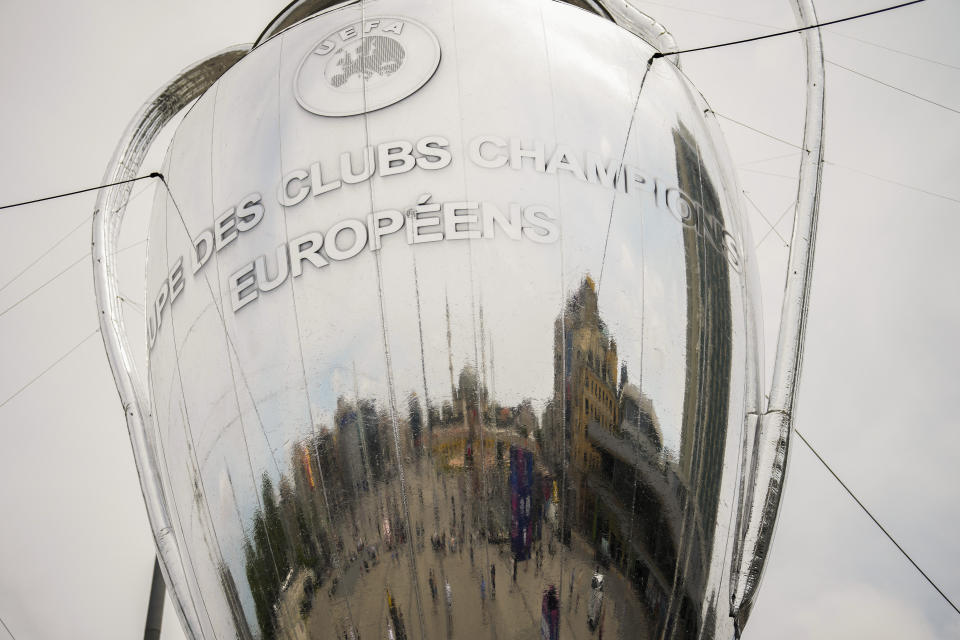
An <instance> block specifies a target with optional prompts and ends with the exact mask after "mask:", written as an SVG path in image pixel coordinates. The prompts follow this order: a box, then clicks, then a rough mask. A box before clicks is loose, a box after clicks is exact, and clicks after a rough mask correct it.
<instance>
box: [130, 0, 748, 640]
mask: <svg viewBox="0 0 960 640" xmlns="http://www.w3.org/2000/svg"><path fill="white" fill-rule="evenodd" d="M420 29H426V30H427V31H428V32H429V33H430V34H431V35H432V36H433V37H435V39H436V42H437V43H439V49H438V52H435V51H434V50H433V49H432V48H431V46H429V43H430V42H432V40H431V38H427V37H424V36H423V34H422V33H420V31H419V30H420ZM505 43H509V46H505ZM654 51H655V50H654V49H653V48H651V47H650V46H649V45H648V44H646V43H645V42H643V41H641V40H640V39H638V38H637V37H635V36H634V35H632V34H631V33H628V32H627V31H625V30H623V29H621V28H620V27H618V26H616V25H615V24H613V23H611V22H609V21H605V20H602V19H600V18H598V17H596V16H592V15H590V14H589V13H586V12H583V11H581V10H579V9H577V8H575V7H572V6H569V5H566V4H561V3H554V2H540V1H530V2H517V1H515V0H514V1H507V0H485V1H484V2H482V3H478V2H469V1H466V0H431V1H420V2H409V1H403V0H380V1H378V2H371V3H363V4H348V5H345V6H342V7H339V8H335V9H333V10H330V11H327V12H325V13H323V14H320V15H317V16H315V17H313V18H310V19H308V20H306V21H304V22H302V23H300V24H298V25H297V26H294V27H292V28H289V29H287V30H285V31H283V32H282V33H280V34H279V35H278V36H276V37H274V38H272V39H270V40H268V41H266V42H264V43H263V44H261V45H260V46H259V47H257V48H256V49H254V50H253V51H252V52H251V53H249V54H248V55H247V56H246V57H245V58H244V59H243V60H241V61H240V62H239V63H238V64H237V65H235V66H234V67H233V68H231V69H230V70H229V71H227V73H226V74H225V75H224V76H223V77H222V78H220V80H218V81H217V82H216V84H214V86H213V87H211V89H210V90H208V91H207V92H206V93H205V94H204V95H203V96H202V97H201V98H200V99H199V101H198V102H197V103H196V104H195V105H194V106H193V108H192V110H191V111H190V113H189V114H188V115H187V116H186V118H185V119H184V120H183V122H182V124H181V125H180V128H179V130H178V132H177V134H176V136H175V138H174V140H173V142H172V144H171V147H170V150H169V152H168V156H167V160H166V164H165V167H164V170H163V173H164V175H165V176H166V181H167V184H168V185H169V192H163V193H162V194H161V195H160V197H158V199H157V202H156V204H155V210H154V217H153V220H152V223H151V229H150V250H149V255H150V258H149V263H148V273H147V302H148V308H150V309H152V312H150V313H148V314H147V315H148V336H149V349H150V362H149V371H148V381H147V384H148V386H149V391H150V408H151V415H152V417H153V425H154V426H153V432H152V433H150V434H149V436H150V442H151V445H152V447H153V448H154V452H155V454H156V458H157V462H158V467H159V468H158V471H159V475H160V483H161V486H162V493H163V500H164V502H165V507H166V510H167V513H168V514H169V517H170V526H171V529H172V533H173V535H174V536H175V537H176V538H177V541H178V549H179V551H180V560H181V565H182V567H183V569H184V572H185V574H186V586H185V591H178V592H177V594H176V595H177V597H178V599H179V600H180V602H181V604H182V606H183V607H184V608H185V609H189V610H190V613H189V614H188V615H191V616H194V617H195V619H196V621H197V622H196V624H197V625H198V635H203V636H204V637H210V638H214V637H240V638H306V637H318V638H325V637H336V638H340V637H346V638H359V637H365V638H375V637H381V638H407V637H411V638H413V637H425V638H442V637H460V638H471V637H483V636H486V635H488V634H489V635H491V636H493V637H498V638H504V637H508V638H513V637H515V638H529V637H536V636H537V635H538V634H539V635H540V636H541V637H545V638H558V637H564V638H587V637H590V636H591V635H593V634H597V636H598V637H599V636H608V637H619V638H714V637H717V638H729V637H732V635H733V633H734V631H733V621H732V619H731V618H730V602H731V595H732V591H731V583H730V573H731V564H732V562H733V554H734V549H735V547H736V544H735V541H734V531H735V528H736V526H737V518H736V512H737V505H738V504H739V502H740V499H741V496H740V494H739V493H738V492H739V491H741V482H742V481H741V469H740V464H741V461H742V460H743V456H744V452H743V450H742V446H743V442H744V437H745V432H750V431H752V430H753V429H755V427H756V418H757V415H758V414H759V413H760V412H761V409H762V407H761V406H760V402H761V398H762V393H761V390H760V380H759V372H760V370H761V367H760V359H761V354H760V346H759V340H758V337H759V333H760V329H759V326H758V324H757V323H758V314H757V308H756V305H757V304H758V302H757V300H756V297H755V294H754V289H755V286H754V284H753V281H754V280H753V277H752V276H751V275H750V274H751V270H752V269H753V268H754V266H753V262H752V260H753V259H752V255H751V251H750V247H751V246H752V245H751V243H750V241H749V231H748V230H747V229H746V228H745V222H744V220H743V219H742V217H741V214H740V209H739V199H738V190H737V188H736V185H735V184H734V183H733V178H732V177H731V176H730V171H729V163H728V161H727V159H726V156H725V151H724V150H723V145H722V141H721V140H720V138H719V137H718V134H717V132H716V127H715V124H714V123H713V122H711V121H710V119H709V116H705V115H704V112H705V110H707V105H706V104H705V103H704V102H703V100H702V99H701V98H700V96H699V94H698V93H697V92H696V90H695V89H694V88H693V87H691V86H690V85H689V83H688V82H687V81H686V80H685V78H684V77H683V76H682V74H681V73H680V71H679V70H678V69H677V67H676V66H674V65H673V64H672V63H670V62H668V61H666V60H662V59H660V60H656V61H653V62H652V63H650V64H648V61H649V60H650V58H651V55H652V54H653V52H654ZM433 56H436V58H437V59H435V58H434V57H433ZM305 61H309V64H305ZM430 68H435V71H433V72H432V74H431V75H430V76H429V77H428V78H427V79H426V80H424V81H423V82H420V80H421V79H422V78H421V77H420V75H418V74H420V73H421V70H422V69H430ZM405 74H412V75H410V77H409V78H408V77H407V76H405ZM410 78H413V80H416V81H417V82H413V80H411V79H410ZM311 83H313V85H312V86H320V83H327V84H326V85H323V92H322V93H319V94H311V95H318V96H320V97H319V98H317V99H320V100H342V101H344V102H345V103H350V105H352V106H351V107H350V109H348V110H347V111H349V110H359V111H360V112H361V113H360V114H358V115H344V116H330V115H318V113H317V111H323V110H322V109H314V110H312V111H311V110H308V109H306V108H304V107H303V106H302V104H301V102H298V99H297V90H298V88H299V89H300V90H303V87H304V86H305V85H307V86H311ZM417 83H419V84H417ZM414 85H416V87H415V88H414V89H412V90H411V89H410V87H413V86H414ZM391 92H397V95H393V96H391ZM400 94H403V95H400ZM391 97H394V98H397V99H396V100H395V101H393V102H391V101H390V100H389V98H391ZM384 102H386V104H385V105H384V106H382V107H381V106H379V105H381V103H384ZM357 105H359V107H358V106H357ZM747 458H748V459H749V456H747Z"/></svg>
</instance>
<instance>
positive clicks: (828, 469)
mask: <svg viewBox="0 0 960 640" xmlns="http://www.w3.org/2000/svg"><path fill="white" fill-rule="evenodd" d="M793 432H794V433H795V434H797V437H799V438H800V439H801V440H802V441H803V444H805V445H807V448H808V449H810V451H811V452H812V453H813V455H815V456H816V457H817V460H819V461H820V463H821V464H822V465H823V466H824V467H826V469H827V471H829V472H830V475H832V476H833V478H834V479H835V480H836V481H837V482H839V483H840V486H841V487H843V489H844V491H846V492H847V493H848V494H849V495H850V497H851V498H853V500H854V502H856V503H857V504H858V505H859V506H860V508H861V509H863V512H864V513H865V514H867V515H868V516H870V519H871V520H873V524H875V525H877V527H879V528H880V531H883V535H885V536H887V538H888V539H889V540H890V542H892V543H893V545H894V546H895V547H896V548H897V549H898V550H899V551H900V553H902V554H903V557H904V558H906V559H907V560H909V561H910V564H912V565H913V568H914V569H916V570H917V571H919V572H920V575H922V576H923V577H924V579H925V580H926V581H927V582H928V583H930V586H931V587H933V588H934V589H936V590H937V593H939V594H940V597H942V598H943V599H944V600H946V602H947V604H949V605H950V606H951V607H953V610H954V611H956V612H957V613H958V614H960V609H958V608H957V605H955V604H953V601H952V600H950V598H948V597H947V594H945V593H944V592H943V591H942V590H941V589H940V587H938V586H937V584H936V583H935V582H934V581H933V580H931V579H930V576H928V575H927V574H926V572H925V571H924V570H923V569H921V568H920V565H918V564H917V563H916V562H914V560H913V558H911V557H910V554H909V553H907V552H906V551H905V550H904V548H903V547H901V546H900V543H899V542H897V541H896V540H894V539H893V536H892V535H890V532H889V531H887V530H886V529H885V528H884V527H883V525H882V524H880V521H879V520H877V519H876V518H875V517H873V514H872V513H870V510H869V509H867V508H866V507H865V506H864V504H863V503H862V502H860V498H858V497H857V496H856V495H854V493H853V491H851V490H850V487H848V486H847V485H846V483H844V481H843V480H841V479H840V476H838V475H837V474H836V473H835V472H834V470H833V469H832V468H830V465H829V464H827V461H826V460H824V459H823V457H822V456H821V455H820V454H819V453H817V450H816V449H814V448H813V445H812V444H810V443H809V442H808V441H807V439H806V438H804V437H803V434H802V433H800V430H799V429H796V428H794V430H793Z"/></svg>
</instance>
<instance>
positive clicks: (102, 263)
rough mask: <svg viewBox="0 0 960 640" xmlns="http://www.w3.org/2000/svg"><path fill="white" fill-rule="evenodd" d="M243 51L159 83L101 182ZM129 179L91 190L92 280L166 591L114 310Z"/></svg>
mask: <svg viewBox="0 0 960 640" xmlns="http://www.w3.org/2000/svg"><path fill="white" fill-rule="evenodd" d="M249 50H250V47H249V45H247V46H243V45H241V46H236V47H231V48H230V49H227V50H225V51H221V52H220V53H218V54H215V55H213V56H211V57H210V58H207V59H206V60H203V61H201V62H199V63H197V64H195V65H193V66H192V67H190V68H189V69H186V70H184V71H183V72H182V73H181V74H180V75H178V76H177V77H176V78H174V79H173V80H172V81H171V82H170V83H168V84H167V85H166V86H165V87H162V88H161V89H159V90H158V91H157V92H156V93H155V94H154V95H153V96H152V97H151V98H150V99H149V100H148V101H147V102H146V103H145V104H144V105H143V107H141V109H140V111H139V112H138V113H137V114H136V115H135V116H134V117H133V119H132V120H131V121H130V124H129V125H128V126H127V129H126V131H125V132H124V134H123V137H122V138H121V139H120V143H119V144H118V145H117V149H116V151H115V152H114V156H113V158H112V159H111V161H110V164H109V165H108V166H107V170H106V173H105V174H104V183H112V182H118V181H121V180H129V179H130V178H134V177H137V172H138V171H139V170H140V166H141V164H142V163H143V159H144V157H145V156H146V155H147V151H148V150H149V148H150V144H151V143H152V142H153V140H154V139H155V138H156V136H157V135H158V134H159V132H160V130H161V129H162V128H163V126H164V125H165V124H166V123H167V122H168V121H169V120H170V119H171V118H172V117H173V116H175V115H176V114H177V113H178V112H179V111H180V110H182V109H183V108H184V107H185V106H186V105H187V104H189V103H190V101H192V100H194V99H195V98H196V97H197V96H198V95H200V93H202V92H203V91H204V90H206V89H207V88H208V87H209V86H210V85H211V84H213V82H214V81H216V79H217V78H219V77H220V76H221V75H223V73H224V71H226V70H227V69H229V68H230V67H231V66H233V65H234V64H236V62H237V61H238V60H240V58H242V57H243V56H244V55H246V53H247V52H248V51H249ZM131 186H132V185H131V183H127V184H124V185H120V186H118V187H113V188H110V189H103V190H101V191H100V194H99V195H98V196H97V204H96V209H95V210H94V216H93V241H92V245H93V246H92V258H93V286H94V291H95V292H96V297H97V310H98V311H99V313H98V317H99V321H100V334H101V336H102V337H103V345H104V347H105V348H106V351H107V359H108V360H109V361H110V368H111V370H112V371H113V378H114V381H115V382H116V385H117V391H118V392H119V394H120V402H121V403H122V404H123V409H124V414H125V415H126V419H127V430H128V432H129V433H130V443H131V445H132V446H133V457H134V460H135V461H136V464H137V470H138V471H139V474H140V488H141V490H142V491H143V499H144V503H145V504H146V507H147V517H148V518H149V519H150V526H151V527H152V529H153V537H154V541H155V542H156V545H157V555H158V557H159V560H160V567H161V569H162V570H163V574H164V579H165V580H166V582H167V585H168V586H169V587H170V589H171V591H173V592H174V593H176V594H181V593H185V592H186V584H187V583H186V574H185V571H184V567H183V565H182V563H181V562H180V551H179V544H178V542H177V540H176V539H175V537H174V535H173V530H172V529H171V527H170V522H169V511H168V509H167V501H166V496H164V494H163V490H162V488H161V485H160V478H159V473H158V471H159V470H158V468H157V464H156V460H157V455H156V451H155V448H154V442H153V440H152V434H153V432H154V425H153V416H152V414H151V412H150V408H149V407H150V402H149V399H148V398H149V393H148V391H147V389H146V387H144V385H143V381H142V377H141V376H140V374H139V372H138V371H137V368H136V366H135V364H134V359H133V357H132V355H131V350H130V346H129V341H128V338H127V330H126V326H125V323H124V320H123V313H121V310H120V300H121V297H120V289H119V287H118V286H117V266H116V253H117V239H118V238H119V235H120V228H121V225H122V223H123V214H124V212H125V211H126V206H127V201H128V200H129V198H130V190H131ZM184 605H185V603H184V602H183V601H181V600H178V599H174V606H175V607H176V610H177V614H178V616H179V618H180V621H181V622H182V624H183V626H184V630H185V631H186V633H187V634H189V635H190V636H192V637H196V636H197V634H198V633H199V629H200V627H199V625H198V623H197V618H196V612H195V611H194V610H193V608H192V607H189V606H184Z"/></svg>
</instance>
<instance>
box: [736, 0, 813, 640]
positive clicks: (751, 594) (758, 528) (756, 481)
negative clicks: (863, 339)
mask: <svg viewBox="0 0 960 640" xmlns="http://www.w3.org/2000/svg"><path fill="white" fill-rule="evenodd" d="M794 9H795V12H796V15H797V23H798V26H800V27H805V26H808V25H813V24H816V22H817V15H816V9H815V7H814V4H813V0H795V6H794ZM801 35H802V36H803V42H804V48H805V50H806V62H807V95H806V98H807V100H806V118H805V123H804V129H803V149H802V153H803V158H802V162H801V166H800V181H799V185H798V187H797V205H796V211H795V214H794V219H793V231H792V233H791V238H790V257H789V260H788V262H787V278H786V283H785V285H784V295H783V305H782V308H781V313H780V332H779V336H778V338H777V349H776V355H775V359H774V366H773V380H772V382H771V386H770V393H769V400H768V401H767V407H766V410H765V411H764V412H763V413H762V414H760V415H759V416H757V415H752V416H750V418H749V419H748V423H747V424H746V425H745V431H746V434H745V439H744V449H743V466H742V467H741V468H742V469H743V471H742V473H741V483H742V484H741V491H740V507H739V517H738V520H737V525H736V526H737V533H736V538H735V540H736V544H737V546H736V548H735V551H734V555H733V561H732V562H733V566H732V570H731V585H730V586H731V589H730V615H731V616H733V617H734V618H735V626H736V630H737V636H738V637H739V635H740V632H741V630H742V629H743V626H744V624H746V621H747V618H748V617H749V615H750V610H751V608H752V606H753V603H754V600H755V598H756V593H757V588H758V587H759V584H760V578H761V576H762V574H763V568H764V565H765V564H766V560H767V556H768V553H769V550H770V544H771V542H772V540H773V532H774V528H775V525H776V521H777V513H778V512H779V509H780V500H781V498H782V496H783V481H784V477H785V475H786V471H787V453H788V451H789V445H790V434H791V431H792V428H793V419H794V399H795V396H796V386H797V381H798V380H799V376H800V365H801V361H802V359H803V341H804V335H805V332H806V326H807V305H808V303H809V301H810V281H811V276H812V273H813V253H814V246H815V244H816V235H817V215H818V210H819V207H820V180H821V174H822V168H823V113H824V63H823V43H822V41H821V38H820V30H819V29H809V30H807V31H802V32H801Z"/></svg>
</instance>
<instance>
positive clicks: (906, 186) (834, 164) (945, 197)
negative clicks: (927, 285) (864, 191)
mask: <svg viewBox="0 0 960 640" xmlns="http://www.w3.org/2000/svg"><path fill="white" fill-rule="evenodd" d="M710 113H712V114H714V115H715V116H717V117H720V118H723V119H724V120H729V121H730V122H732V123H733V124H736V125H739V126H741V127H744V128H746V129H749V130H750V131H753V132H754V133H757V134H760V135H761V136H764V137H766V138H770V139H771V140H776V141H777V142H782V143H783V144H786V145H789V146H791V147H793V148H794V149H799V150H801V151H805V149H803V147H801V146H800V145H797V144H794V143H792V142H789V141H787V140H784V139H783V138H778V137H777V136H775V135H773V134H770V133H767V132H766V131H762V130H760V129H757V128H756V127H751V126H750V125H748V124H744V123H743V122H740V121H739V120H734V119H733V118H730V117H728V116H725V115H723V114H722V113H719V112H717V111H711V112H710ZM823 164H825V165H830V166H831V167H840V168H841V169H846V170H848V171H853V172H855V173H859V174H860V175H864V176H867V177H868V178H873V179H874V180H879V181H880V182H886V183H887V184H893V185H896V186H898V187H903V188H904V189H910V190H911V191H917V192H919V193H925V194H927V195H928V196H933V197H934V198H941V199H943V200H949V201H950V202H960V198H954V197H953V196H948V195H945V194H943V193H937V192H936V191H930V190H928V189H921V188H920V187H916V186H914V185H912V184H907V183H905V182H898V181H897V180H891V179H890V178H885V177H883V176H878V175H876V174H873V173H869V172H867V171H864V170H862V169H857V168H855V167H851V166H849V165H845V164H840V163H839V162H834V161H833V160H826V159H825V160H824V161H823ZM741 170H743V171H749V172H750V173H759V174H763V175H768V176H776V177H777V178H786V179H789V180H795V179H796V177H793V176H785V175H781V174H778V173H771V172H769V171H760V170H757V169H749V168H747V167H741Z"/></svg>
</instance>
